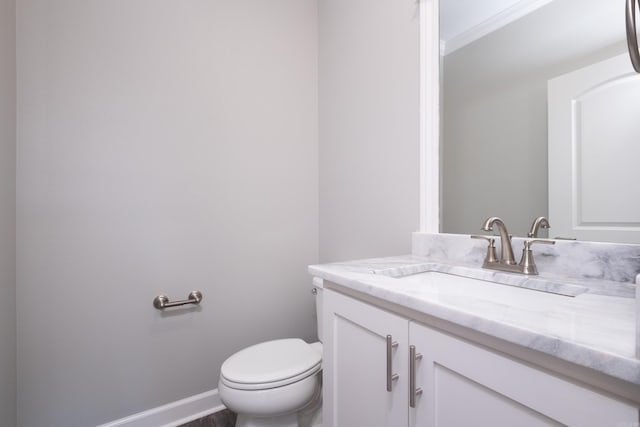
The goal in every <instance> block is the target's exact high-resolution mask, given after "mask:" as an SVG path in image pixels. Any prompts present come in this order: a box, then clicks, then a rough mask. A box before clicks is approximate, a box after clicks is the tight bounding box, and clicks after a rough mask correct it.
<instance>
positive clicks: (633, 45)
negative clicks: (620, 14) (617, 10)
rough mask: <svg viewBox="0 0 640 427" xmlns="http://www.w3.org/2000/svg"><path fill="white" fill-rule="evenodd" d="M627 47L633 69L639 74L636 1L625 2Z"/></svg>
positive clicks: (639, 60)
mask: <svg viewBox="0 0 640 427" xmlns="http://www.w3.org/2000/svg"><path fill="white" fill-rule="evenodd" d="M626 18H627V19H626V22H627V47H628V48H629V57H630V58H631V64H633V69H634V70H636V72H638V73H640V52H639V51H638V36H637V33H636V0H627V9H626Z"/></svg>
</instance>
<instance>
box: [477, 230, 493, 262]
mask: <svg viewBox="0 0 640 427" xmlns="http://www.w3.org/2000/svg"><path fill="white" fill-rule="evenodd" d="M471 238H472V239H482V240H486V241H487V242H489V246H487V255H486V256H485V257H484V263H485V264H490V263H496V262H498V255H497V253H496V238H495V237H493V236H478V235H472V236H471Z"/></svg>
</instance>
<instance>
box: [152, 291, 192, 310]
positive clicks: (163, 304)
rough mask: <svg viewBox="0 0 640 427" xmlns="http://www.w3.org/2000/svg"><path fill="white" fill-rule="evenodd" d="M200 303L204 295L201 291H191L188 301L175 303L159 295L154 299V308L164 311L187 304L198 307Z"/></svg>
mask: <svg viewBox="0 0 640 427" xmlns="http://www.w3.org/2000/svg"><path fill="white" fill-rule="evenodd" d="M200 301H202V293H201V292H200V291H191V292H190V293H189V295H188V296H187V299H186V300H182V301H174V302H169V297H167V296H165V295H158V296H157V297H155V298H154V299H153V306H154V307H155V308H157V309H158V310H163V309H165V308H169V307H178V306H181V305H186V304H195V305H198V304H200Z"/></svg>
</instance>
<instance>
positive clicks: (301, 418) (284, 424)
mask: <svg viewBox="0 0 640 427" xmlns="http://www.w3.org/2000/svg"><path fill="white" fill-rule="evenodd" d="M235 427H322V388H318V390H317V391H316V395H315V396H314V398H313V400H312V401H311V402H310V403H309V404H308V405H307V406H306V407H305V408H302V409H301V410H299V411H298V412H295V413H292V414H287V415H280V416H277V417H267V418H260V417H252V416H248V415H242V414H238V418H237V419H236V425H235Z"/></svg>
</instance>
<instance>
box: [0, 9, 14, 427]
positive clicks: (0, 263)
mask: <svg viewBox="0 0 640 427" xmlns="http://www.w3.org/2000/svg"><path fill="white" fill-rule="evenodd" d="M15 17H16V13H15V1H14V0H1V1H0V417H1V419H0V423H1V424H2V425H7V426H13V425H16V311H15V301H16V280H15V241H16V239H15V206H16V204H15V183H16V180H15V165H16V124H15V123H16V51H15V46H16V38H15V28H16V19H15Z"/></svg>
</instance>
